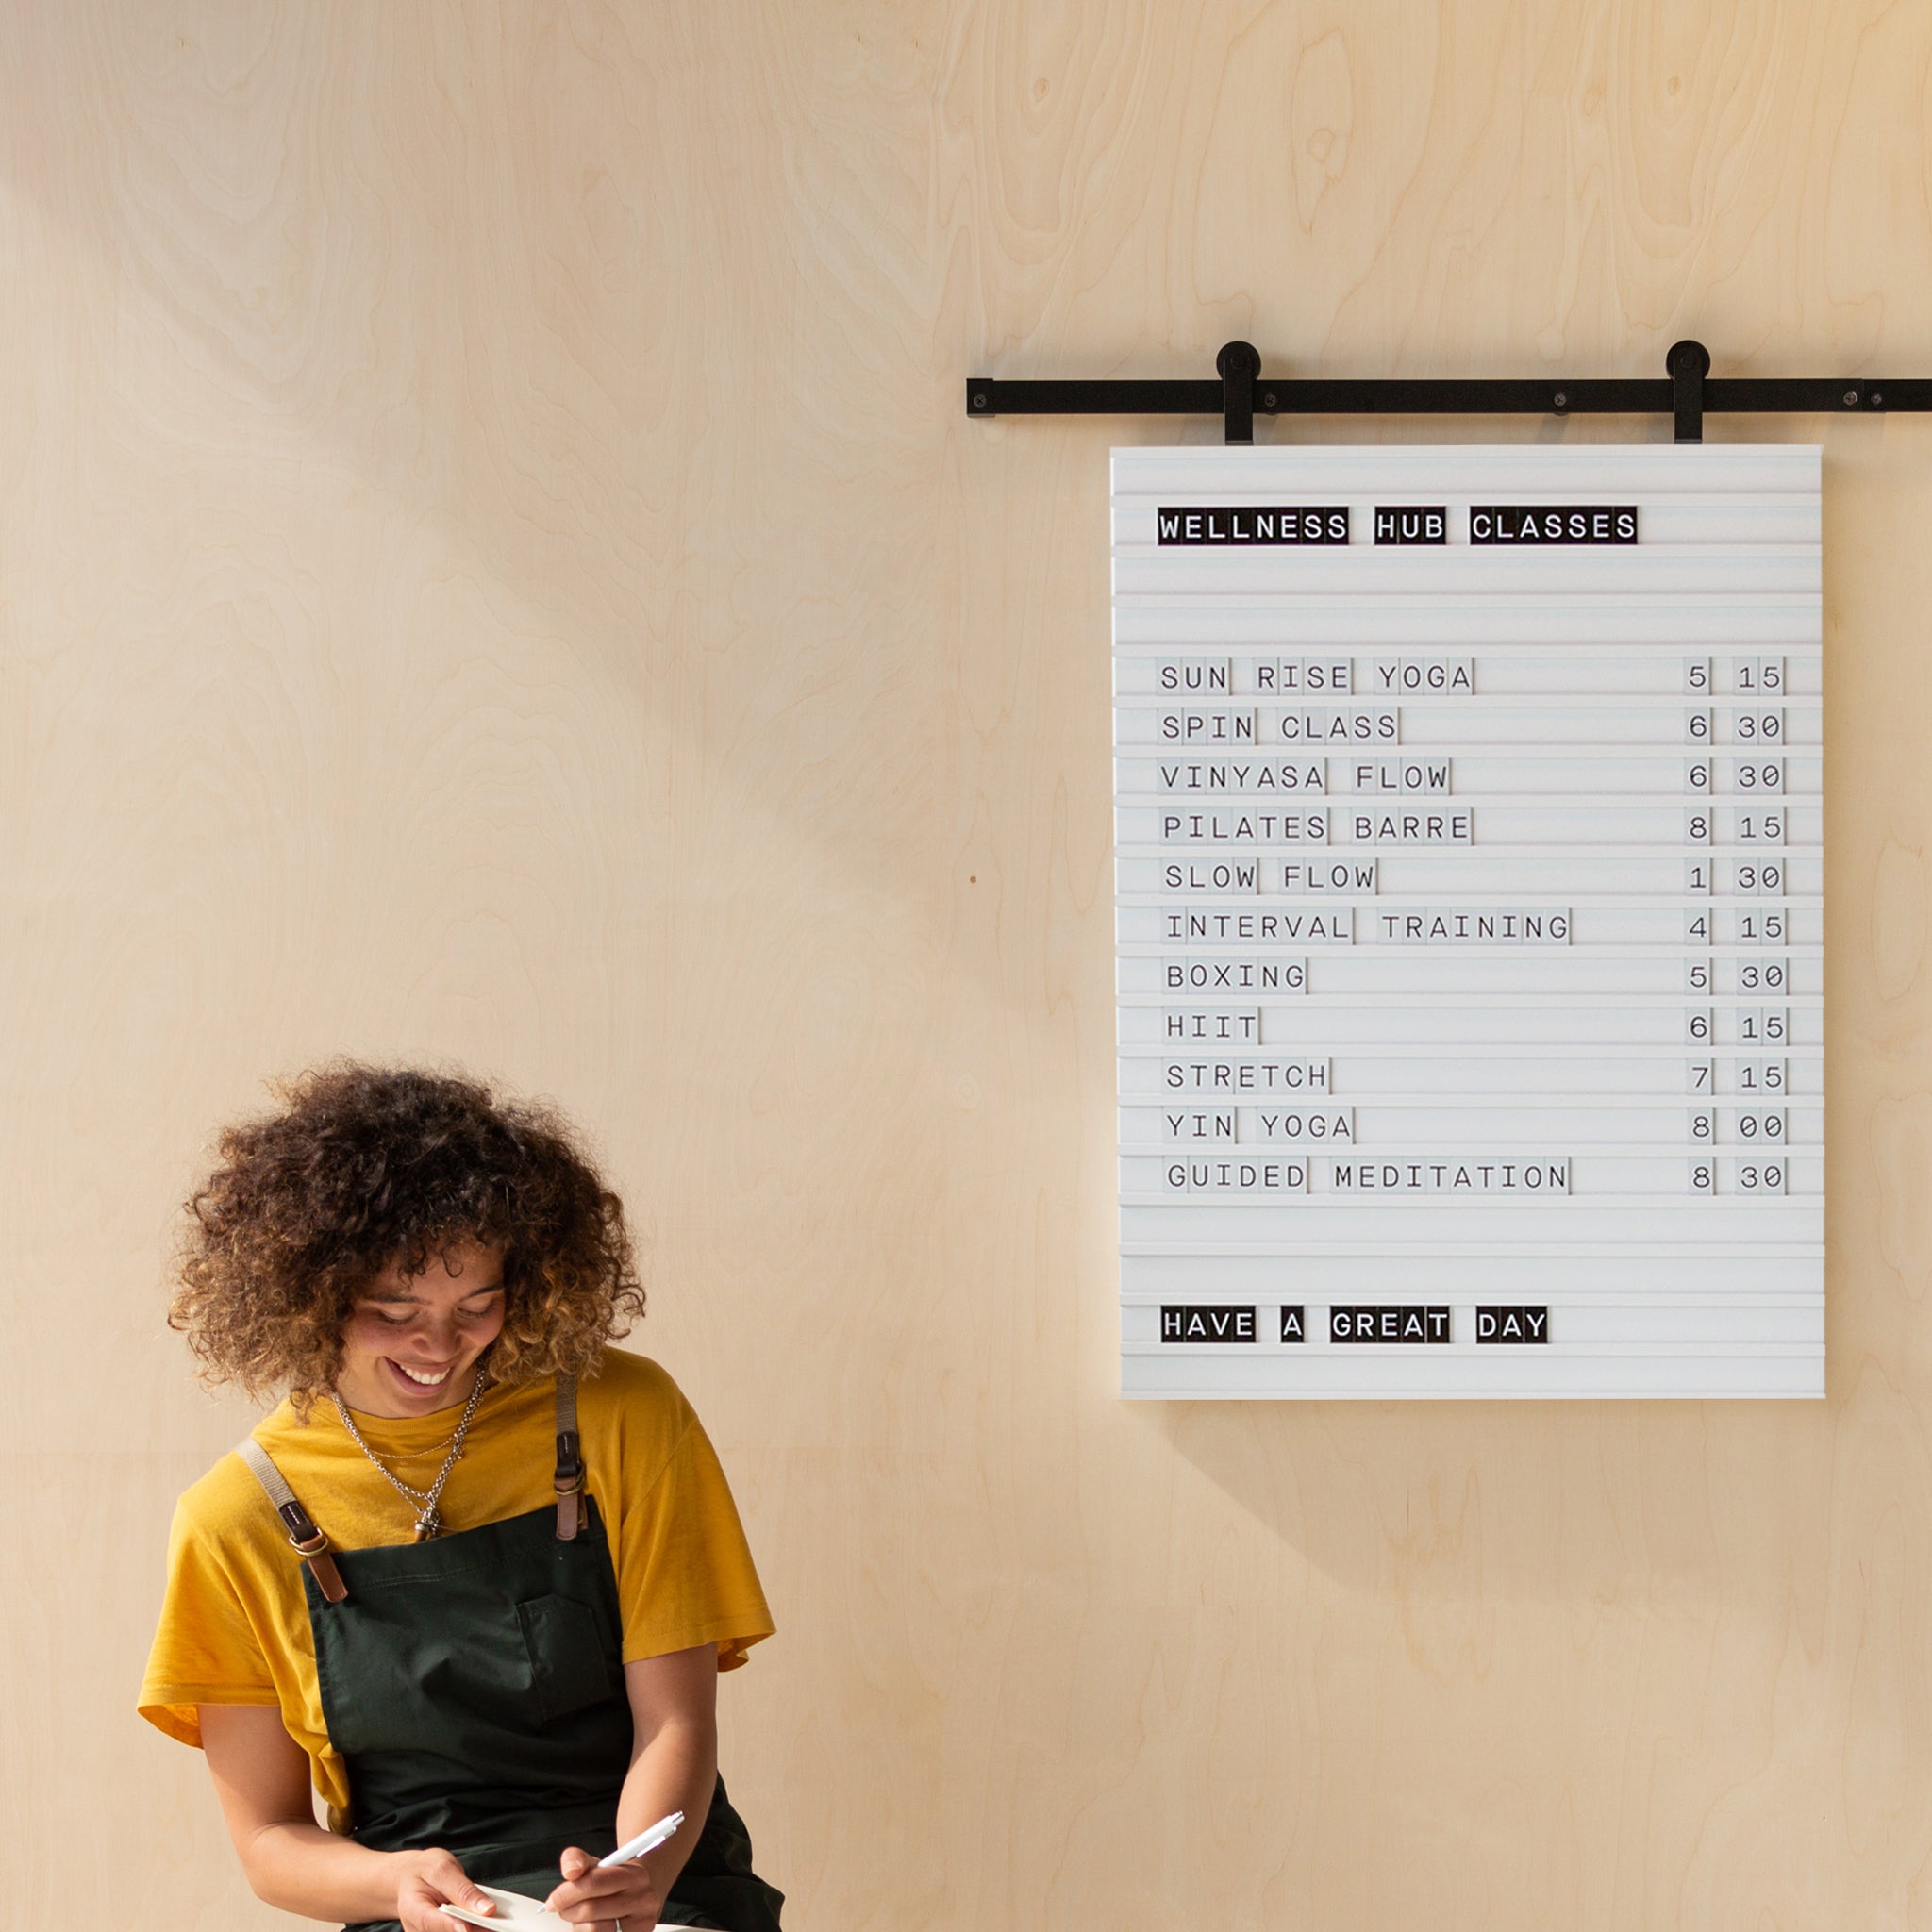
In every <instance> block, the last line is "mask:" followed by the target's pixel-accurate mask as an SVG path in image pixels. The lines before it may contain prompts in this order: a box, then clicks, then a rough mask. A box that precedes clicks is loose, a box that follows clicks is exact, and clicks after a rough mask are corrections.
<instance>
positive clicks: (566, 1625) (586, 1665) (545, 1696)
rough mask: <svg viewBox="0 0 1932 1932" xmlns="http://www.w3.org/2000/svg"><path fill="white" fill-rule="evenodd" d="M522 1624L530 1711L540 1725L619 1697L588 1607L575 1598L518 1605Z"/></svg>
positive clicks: (546, 1598)
mask: <svg viewBox="0 0 1932 1932" xmlns="http://www.w3.org/2000/svg"><path fill="white" fill-rule="evenodd" d="M517 1621H518V1622H519V1623H520V1624H522V1625H523V1626H524V1645H525V1649H527V1650H528V1652H529V1653H530V1708H531V1713H532V1715H533V1716H534V1717H535V1718H536V1720H537V1722H538V1723H539V1724H548V1723H549V1722H550V1721H551V1719H552V1718H558V1717H563V1716H565V1715H566V1714H567V1713H569V1712H570V1711H573V1710H581V1709H582V1708H583V1707H584V1706H585V1705H587V1704H599V1703H602V1702H603V1701H604V1700H605V1699H607V1698H608V1697H611V1696H613V1695H614V1694H615V1693H616V1691H617V1690H618V1688H619V1680H618V1677H617V1674H616V1673H615V1672H614V1671H613V1670H612V1668H611V1664H610V1657H609V1653H608V1651H607V1650H606V1648H605V1641H604V1633H603V1631H602V1630H601V1629H600V1628H599V1627H598V1620H597V1614H596V1612H595V1611H594V1610H592V1609H591V1607H590V1605H589V1604H586V1603H579V1602H578V1601H577V1599H576V1598H575V1597H573V1596H537V1597H531V1598H529V1599H528V1600H527V1601H525V1602H524V1603H520V1604H519V1605H518V1606H517Z"/></svg>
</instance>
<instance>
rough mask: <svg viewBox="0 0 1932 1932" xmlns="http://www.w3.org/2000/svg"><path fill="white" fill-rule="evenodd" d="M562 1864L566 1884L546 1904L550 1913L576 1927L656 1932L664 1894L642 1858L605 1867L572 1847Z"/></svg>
mask: <svg viewBox="0 0 1932 1932" xmlns="http://www.w3.org/2000/svg"><path fill="white" fill-rule="evenodd" d="M559 1862H560V1863H561V1865H562V1868H563V1883H562V1884H561V1885H559V1886H558V1888H557V1890H555V1891H553V1892H552V1893H551V1894H550V1896H549V1897H548V1898H546V1899H545V1900H544V1901H543V1904H544V1907H545V1909H546V1910H549V1911H553V1912H555V1913H556V1914H557V1916H558V1918H559V1919H568V1920H569V1921H570V1923H571V1924H573V1925H584V1926H599V1927H602V1926H613V1927H614V1926H616V1925H618V1924H622V1925H623V1927H624V1932H653V1928H654V1927H655V1926H656V1924H657V1923H658V1913H659V1912H661V1911H662V1910H663V1909H664V1894H663V1893H662V1892H661V1891H660V1890H658V1886H657V1884H656V1882H655V1881H654V1880H653V1879H652V1877H651V1872H650V1867H649V1866H648V1865H647V1864H646V1863H645V1861H644V1860H643V1859H642V1858H633V1859H632V1860H631V1861H630V1863H629V1864H627V1865H610V1866H604V1865H600V1864H598V1862H597V1861H596V1859H595V1858H593V1857H591V1855H590V1853H589V1852H585V1851H580V1850H578V1848H577V1847H576V1846H575V1845H572V1846H571V1848H570V1849H569V1851H567V1852H565V1853H564V1855H563V1857H562V1859H561V1860H560V1861H559Z"/></svg>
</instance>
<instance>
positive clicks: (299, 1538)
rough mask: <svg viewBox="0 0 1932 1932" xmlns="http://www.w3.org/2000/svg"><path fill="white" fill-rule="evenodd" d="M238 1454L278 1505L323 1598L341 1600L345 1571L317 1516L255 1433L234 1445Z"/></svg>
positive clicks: (284, 1522)
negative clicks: (299, 1497) (301, 1500)
mask: <svg viewBox="0 0 1932 1932" xmlns="http://www.w3.org/2000/svg"><path fill="white" fill-rule="evenodd" d="M235 1454H236V1455H237V1456H239V1457H241V1458H242V1461H243V1462H245V1463H246V1464H247V1465H248V1467H249V1470H250V1471H251V1472H252V1474H254V1476H255V1479H256V1481H257V1482H258V1483H259V1484H260V1485H261V1486H262V1488H263V1489H264V1490H266V1491H268V1499H269V1501H270V1502H271V1503H273V1504H274V1505H275V1514H276V1515H277V1516H279V1517H280V1518H281V1519H282V1522H283V1524H284V1525H285V1526H286V1528H287V1529H288V1532H289V1541H290V1542H291V1543H292V1544H293V1545H294V1546H295V1549H296V1551H297V1552H298V1553H299V1554H300V1556H301V1557H302V1561H303V1564H304V1566H305V1567H306V1568H307V1569H308V1574H309V1575H311V1576H312V1577H314V1578H315V1587H316V1589H318V1590H319V1591H321V1592H322V1594H323V1598H324V1600H325V1602H328V1603H332V1604H339V1603H341V1600H342V1599H343V1598H344V1597H345V1596H347V1595H348V1593H349V1590H348V1586H347V1585H346V1584H345V1583H344V1582H343V1581H342V1573H341V1571H340V1570H338V1569H337V1568H336V1559H335V1558H334V1557H331V1556H330V1555H329V1553H328V1538H327V1537H325V1535H324V1534H323V1533H322V1531H321V1530H319V1529H318V1528H316V1526H315V1520H314V1518H313V1517H311V1516H310V1515H309V1513H308V1510H306V1509H305V1508H303V1507H302V1506H301V1504H300V1503H298V1502H297V1501H296V1500H295V1492H294V1491H293V1490H291V1488H290V1487H289V1485H288V1483H287V1482H286V1480H284V1478H283V1475H282V1473H281V1471H280V1470H278V1469H277V1468H276V1467H275V1463H274V1461H273V1460H272V1459H271V1457H270V1456H269V1453H268V1451H267V1450H266V1449H264V1448H263V1447H262V1446H261V1444H260V1443H259V1442H258V1441H256V1440H255V1438H254V1437H253V1436H243V1437H242V1440H241V1441H240V1442H238V1443H237V1444H236V1445H235Z"/></svg>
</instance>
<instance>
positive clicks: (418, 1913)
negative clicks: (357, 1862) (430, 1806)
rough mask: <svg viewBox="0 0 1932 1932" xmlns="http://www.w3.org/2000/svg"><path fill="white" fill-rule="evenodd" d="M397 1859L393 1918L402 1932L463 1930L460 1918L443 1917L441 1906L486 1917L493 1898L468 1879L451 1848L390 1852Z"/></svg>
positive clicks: (494, 1907) (455, 1931) (493, 1906)
mask: <svg viewBox="0 0 1932 1932" xmlns="http://www.w3.org/2000/svg"><path fill="white" fill-rule="evenodd" d="M391 1857H393V1858H394V1859H395V1861H396V1871H397V1879H396V1918H397V1920H398V1921H399V1922H400V1923H401V1924H402V1928H403V1932H466V1928H465V1927H464V1924H463V1921H462V1920H460V1919H446V1918H444V1917H443V1915H442V1907H444V1906H446V1905H449V1906H461V1907H463V1908H464V1909H465V1910H466V1911H472V1912H481V1913H483V1914H484V1915H485V1916H486V1917H487V1916H488V1915H489V1914H490V1913H491V1912H492V1911H494V1910H495V1909H496V1906H495V1901H494V1900H493V1899H491V1896H490V1894H489V1893H488V1892H487V1891H485V1890H483V1889H482V1888H481V1887H480V1886H476V1885H473V1884H471V1882H470V1877H469V1874H468V1873H466V1872H465V1871H464V1870H463V1868H462V1866H461V1865H459V1864H458V1862H457V1855H456V1854H455V1853H454V1852H443V1851H427V1852H393V1853H391Z"/></svg>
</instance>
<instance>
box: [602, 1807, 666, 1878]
mask: <svg viewBox="0 0 1932 1932" xmlns="http://www.w3.org/2000/svg"><path fill="white" fill-rule="evenodd" d="M683 1823H684V1813H683V1812H682V1811H674V1812H673V1813H672V1814H671V1816H670V1817H669V1818H660V1819H658V1822H657V1824H654V1825H652V1826H651V1828H650V1829H649V1830H648V1831H641V1832H639V1833H638V1835H637V1837H635V1838H634V1839H632V1840H631V1841H630V1842H629V1843H628V1844H623V1845H619V1846H618V1848H617V1849H616V1850H615V1851H614V1852H612V1853H611V1855H610V1856H609V1857H608V1858H599V1859H598V1860H597V1869H598V1871H600V1872H601V1871H603V1870H604V1868H605V1867H606V1866H607V1865H628V1864H629V1863H630V1861H631V1860H632V1859H633V1858H641V1857H643V1856H644V1854H645V1853H646V1852H655V1851H656V1850H657V1849H658V1846H659V1845H661V1844H662V1843H663V1842H664V1840H666V1839H667V1838H670V1837H671V1836H672V1835H673V1834H674V1833H675V1831H676V1830H677V1827H678V1826H679V1825H680V1824H683Z"/></svg>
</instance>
